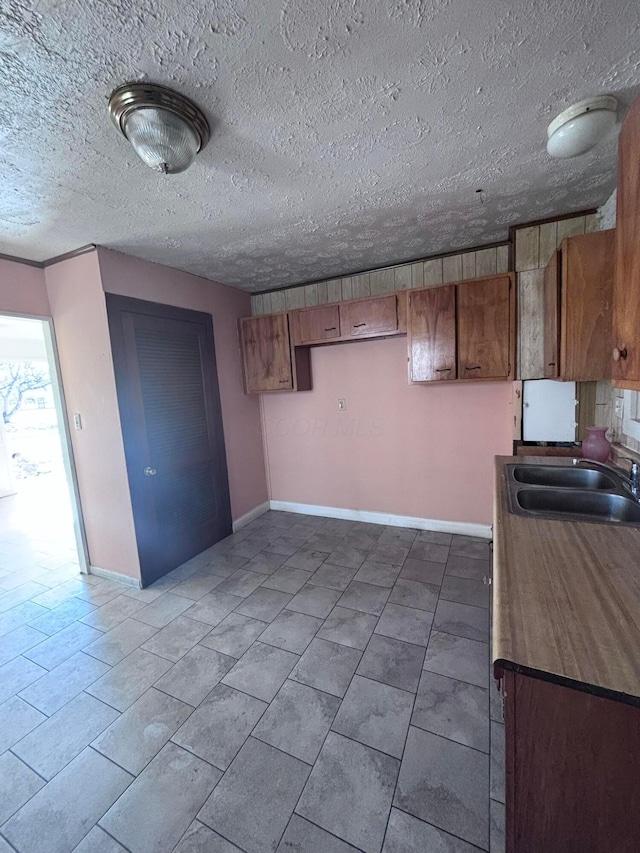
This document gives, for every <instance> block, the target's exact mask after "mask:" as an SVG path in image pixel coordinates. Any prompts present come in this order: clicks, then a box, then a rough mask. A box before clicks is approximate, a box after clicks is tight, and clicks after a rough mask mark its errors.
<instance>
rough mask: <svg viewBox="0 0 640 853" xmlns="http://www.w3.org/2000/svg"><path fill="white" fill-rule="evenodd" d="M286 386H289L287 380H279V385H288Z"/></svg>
mask: <svg viewBox="0 0 640 853" xmlns="http://www.w3.org/2000/svg"><path fill="white" fill-rule="evenodd" d="M288 384H289V380H288V379H281V380H280V385H288Z"/></svg>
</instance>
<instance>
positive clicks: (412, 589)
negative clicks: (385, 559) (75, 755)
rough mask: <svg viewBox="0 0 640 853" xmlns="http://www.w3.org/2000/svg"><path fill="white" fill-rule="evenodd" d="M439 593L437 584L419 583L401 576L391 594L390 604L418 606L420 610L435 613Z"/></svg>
mask: <svg viewBox="0 0 640 853" xmlns="http://www.w3.org/2000/svg"><path fill="white" fill-rule="evenodd" d="M438 593H439V587H438V586H436V584H432V583H418V582H417V581H412V580H408V579H406V578H399V579H398V580H397V581H396V583H395V586H394V587H393V590H392V592H391V595H390V596H389V604H401V605H403V606H404V607H416V608H417V609H418V610H428V611H430V612H431V613H434V612H435V609H436V605H437V603H438Z"/></svg>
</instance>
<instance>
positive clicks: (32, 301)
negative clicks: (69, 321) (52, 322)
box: [0, 258, 50, 317]
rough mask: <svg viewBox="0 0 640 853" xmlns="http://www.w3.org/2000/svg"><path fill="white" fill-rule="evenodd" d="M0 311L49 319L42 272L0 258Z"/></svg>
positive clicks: (36, 268) (26, 265) (35, 268)
mask: <svg viewBox="0 0 640 853" xmlns="http://www.w3.org/2000/svg"><path fill="white" fill-rule="evenodd" d="M0 311H7V312H9V313H13V314H32V315H33V316H35V317H49V316H50V311H49V300H48V299H47V288H46V287H45V281H44V270H41V269H38V267H32V266H30V265H29V264H21V263H19V262H17V261H7V260H4V259H1V258H0Z"/></svg>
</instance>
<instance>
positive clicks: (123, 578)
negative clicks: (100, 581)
mask: <svg viewBox="0 0 640 853" xmlns="http://www.w3.org/2000/svg"><path fill="white" fill-rule="evenodd" d="M87 574H89V575H96V576H97V577H99V578H104V579H105V580H108V581H115V582H116V583H121V584H124V585H125V586H132V587H134V589H142V584H141V583H140V578H132V577H131V576H130V575H123V574H121V573H120V572H112V571H111V569H101V568H100V566H89V571H88V572H87Z"/></svg>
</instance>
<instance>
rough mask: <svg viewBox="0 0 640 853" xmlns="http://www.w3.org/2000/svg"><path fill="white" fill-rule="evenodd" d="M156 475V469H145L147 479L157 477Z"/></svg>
mask: <svg viewBox="0 0 640 853" xmlns="http://www.w3.org/2000/svg"><path fill="white" fill-rule="evenodd" d="M156 473H157V472H156V469H155V468H145V469H144V476H145V477H155V476H156Z"/></svg>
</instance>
